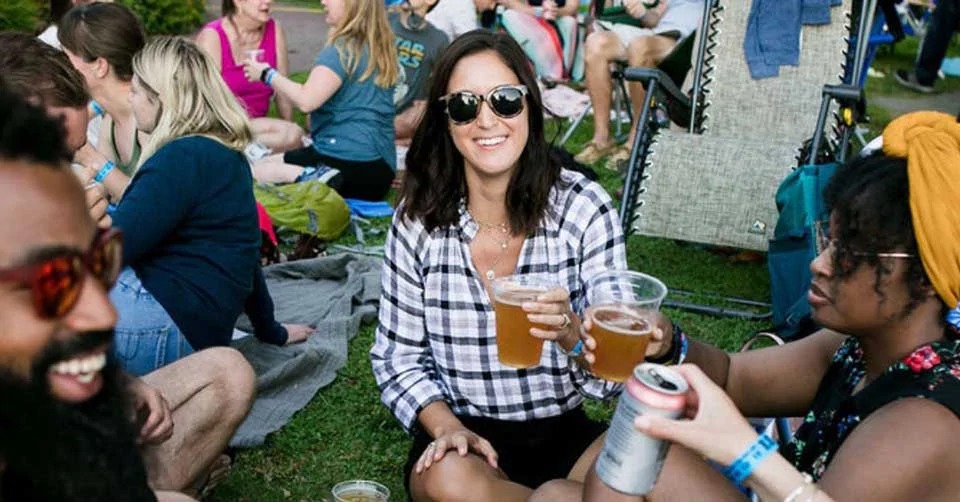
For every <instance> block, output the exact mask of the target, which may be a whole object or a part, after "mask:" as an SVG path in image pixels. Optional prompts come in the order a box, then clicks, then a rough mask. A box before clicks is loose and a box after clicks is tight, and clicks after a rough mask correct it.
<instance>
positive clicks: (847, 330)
mask: <svg viewBox="0 0 960 502" xmlns="http://www.w3.org/2000/svg"><path fill="white" fill-rule="evenodd" d="M824 201H825V202H826V206H827V207H828V208H829V210H830V221H829V222H828V224H826V223H827V222H824V223H825V225H823V227H824V228H827V229H828V230H829V231H828V232H826V233H825V235H824V236H823V241H822V249H823V251H822V252H821V253H820V255H819V256H818V257H817V258H816V259H815V260H814V261H813V262H812V263H811V265H810V270H811V272H812V275H813V280H812V283H811V286H810V293H809V295H808V300H809V301H810V305H811V309H812V312H813V319H814V320H815V321H816V322H817V324H818V325H820V326H822V327H823V329H822V330H820V331H818V332H816V333H814V334H812V335H810V336H809V337H807V338H805V339H803V340H800V341H796V342H792V343H789V344H786V345H784V346H781V347H772V348H768V349H763V350H757V351H752V352H749V353H744V354H730V355H727V354H725V353H724V352H722V351H720V350H719V349H716V348H713V347H710V346H708V345H706V344H703V343H700V342H697V341H695V340H693V339H691V338H688V337H687V336H686V335H685V334H684V333H683V331H682V330H680V329H679V328H676V327H675V329H674V336H673V337H670V336H667V337H664V339H663V340H662V341H661V340H657V339H656V337H655V339H654V340H652V341H651V342H650V347H649V348H648V355H651V356H653V357H654V358H657V359H658V360H672V361H673V362H678V360H679V359H684V356H685V362H687V363H693V364H684V365H682V366H680V367H679V371H680V372H681V373H682V374H683V376H684V377H686V379H687V381H688V383H689V385H690V387H691V389H692V390H693V392H694V393H695V396H696V397H695V398H693V399H692V400H688V404H690V403H693V404H694V407H695V408H696V409H695V410H689V411H688V412H687V416H686V417H685V418H689V419H690V420H669V419H666V418H659V417H654V416H643V417H641V418H640V419H638V420H637V422H636V424H635V426H636V428H637V429H638V430H639V431H640V432H643V433H645V434H648V435H651V436H654V437H657V438H662V439H665V440H668V441H672V442H674V443H679V444H680V445H682V446H685V447H686V448H687V449H684V448H676V447H674V448H672V449H671V451H670V454H669V455H668V456H667V459H666V462H665V464H664V465H665V467H664V470H663V472H662V473H661V475H660V478H659V480H658V481H657V484H656V485H655V486H654V487H653V490H652V492H650V493H649V494H647V495H646V496H645V499H644V500H652V501H656V500H660V499H661V497H662V496H663V495H664V494H669V496H671V497H673V498H675V499H677V500H711V501H713V500H743V495H742V493H741V492H739V491H737V489H736V488H735V483H731V482H730V480H735V481H737V482H743V483H745V484H746V485H747V486H749V487H750V488H751V489H753V490H754V491H756V492H757V493H758V494H759V495H760V497H761V499H762V500H790V501H799V500H803V501H818V502H823V501H829V500H834V499H835V500H870V501H902V500H942V501H948V500H949V501H954V500H958V499H960V476H957V475H956V472H955V471H956V466H957V465H960V420H958V419H957V418H958V417H960V336H958V335H960V330H958V329H957V326H958V325H960V310H958V309H957V308H956V307H957V304H958V300H960V124H957V122H956V120H955V119H954V117H951V116H949V115H944V114H939V113H933V112H921V113H915V114H909V115H905V116H903V117H900V118H898V119H897V120H895V121H893V123H891V124H890V126H889V127H888V128H887V130H886V131H885V132H884V148H883V151H882V152H875V153H874V154H872V155H867V156H865V157H857V158H855V159H853V160H852V161H850V162H849V163H848V164H846V165H844V166H841V167H840V168H838V169H837V172H836V174H835V175H834V178H833V179H832V180H831V182H830V185H829V186H828V187H827V189H826V190H825V193H824ZM945 319H946V321H947V322H946V324H945V322H944V320H945ZM948 328H949V329H948ZM585 343H586V345H587V347H589V348H590V349H591V350H592V348H593V347H595V344H596V341H595V340H593V339H588V340H586V341H585ZM591 355H592V354H591ZM691 397H692V396H691ZM744 416H804V422H803V425H802V426H800V428H799V429H798V430H797V431H796V434H795V437H794V439H793V441H792V442H790V443H789V444H788V445H786V446H784V447H783V448H782V450H781V451H780V452H779V453H778V452H777V451H776V450H777V446H776V445H777V443H776V442H774V441H770V440H765V439H763V436H758V434H757V433H756V432H755V431H754V430H753V428H752V427H751V426H750V425H749V424H748V423H747V421H746V420H745V419H744V418H743V417H744ZM598 447H599V445H596V446H595V449H594V450H588V454H586V455H596V452H597V450H599V448H598ZM688 449H689V450H694V453H696V454H691V453H690V451H689V450H688ZM703 457H706V458H708V459H710V460H712V461H714V462H715V463H717V464H720V465H721V466H724V467H725V468H724V469H722V474H725V475H727V477H728V478H730V480H728V479H724V476H722V475H721V472H718V471H717V470H716V469H712V468H710V467H708V466H707V465H706V464H705V463H704V461H703V459H702V458H703ZM589 460H591V459H589V458H586V459H581V463H583V464H588V462H587V461H589ZM634 461H637V462H639V461H641V459H634ZM586 478H587V479H586V485H585V487H580V485H578V484H577V483H573V482H571V481H566V480H565V481H563V482H557V483H551V484H548V485H545V486H544V487H543V488H542V489H541V490H538V492H537V493H535V494H534V496H533V498H532V499H531V500H535V501H537V500H558V499H561V498H562V497H571V498H574V499H576V496H578V494H579V493H580V491H581V490H582V493H583V494H584V498H585V500H587V501H591V502H592V501H614V500H616V501H621V500H640V498H638V497H633V498H631V497H625V496H624V495H622V494H619V493H616V492H614V491H613V490H612V489H610V488H609V487H607V486H606V485H605V484H604V483H603V482H602V481H601V480H600V478H598V477H597V475H596V473H595V472H590V473H588V475H587V476H586ZM563 500H567V498H563Z"/></svg>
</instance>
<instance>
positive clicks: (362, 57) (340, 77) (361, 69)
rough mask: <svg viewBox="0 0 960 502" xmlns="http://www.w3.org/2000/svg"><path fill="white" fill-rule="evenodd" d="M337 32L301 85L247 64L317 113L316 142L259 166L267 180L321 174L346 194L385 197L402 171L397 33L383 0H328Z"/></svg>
mask: <svg viewBox="0 0 960 502" xmlns="http://www.w3.org/2000/svg"><path fill="white" fill-rule="evenodd" d="M323 5H324V6H325V7H326V11H327V23H329V24H330V26H331V30H330V35H329V37H328V39H327V47H326V48H324V49H323V50H322V51H321V52H320V54H319V55H318V56H317V60H316V66H314V68H313V70H311V71H310V76H309V77H308V78H307V81H306V82H305V83H303V84H298V83H296V82H294V81H292V80H290V79H288V78H286V77H284V76H283V75H281V74H280V73H279V72H278V71H277V70H275V69H273V68H270V67H269V66H268V65H267V64H265V63H258V62H254V61H247V62H246V63H245V64H244V71H245V72H246V75H247V78H248V79H249V80H250V81H255V80H260V81H262V82H264V83H265V84H267V85H269V86H270V87H272V88H273V89H274V90H275V91H276V92H277V93H278V94H279V95H280V96H283V97H285V98H287V99H289V100H290V101H292V102H293V104H294V106H296V107H297V108H299V109H300V110H302V111H303V112H304V113H310V136H311V138H312V139H313V145H312V146H309V147H305V148H302V149H299V150H293V151H289V152H287V153H285V154H283V155H282V156H280V155H276V156H272V157H268V158H266V159H264V160H263V161H261V162H259V163H257V164H256V165H254V168H253V170H254V176H255V177H256V178H257V179H258V180H260V181H269V182H281V183H282V182H291V181H303V180H307V179H321V180H323V181H326V182H327V183H328V184H330V186H332V187H334V188H336V189H337V190H338V191H339V192H340V193H341V194H342V195H343V196H344V197H348V198H357V199H366V200H380V199H382V198H383V197H384V196H385V195H386V194H387V191H388V190H389V189H390V184H391V182H392V181H393V178H394V171H395V170H396V161H397V159H396V148H395V146H394V144H393V137H394V125H393V119H394V107H393V85H394V83H395V82H396V79H397V74H398V65H397V53H396V47H395V45H394V44H395V42H394V36H393V31H391V29H390V24H389V23H388V22H387V14H386V9H385V7H384V4H383V0H350V1H346V0H323Z"/></svg>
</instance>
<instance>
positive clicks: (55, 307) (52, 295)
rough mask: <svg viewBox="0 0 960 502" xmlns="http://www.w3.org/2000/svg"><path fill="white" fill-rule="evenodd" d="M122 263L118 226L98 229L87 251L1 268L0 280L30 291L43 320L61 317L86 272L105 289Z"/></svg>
mask: <svg viewBox="0 0 960 502" xmlns="http://www.w3.org/2000/svg"><path fill="white" fill-rule="evenodd" d="M122 264H123V238H122V236H121V233H120V231H119V230H117V229H109V230H98V231H97V235H96V237H94V240H93V246H91V248H90V250H89V251H87V252H86V253H83V252H80V251H67V252H64V253H63V254H59V255H56V256H52V257H50V258H46V259H43V260H42V261H39V262H36V263H30V264H27V265H21V266H18V267H12V268H8V269H3V270H0V281H8V282H18V283H20V284H22V285H24V286H29V287H30V288H31V289H32V290H33V306H34V308H35V309H36V311H37V315H38V316H40V317H42V318H45V319H57V318H60V317H63V316H64V315H66V314H67V313H68V312H70V310H71V309H73V307H74V306H76V304H77V300H78V299H79V298H80V291H82V290H83V280H84V279H85V278H86V277H87V272H88V271H89V272H90V273H91V274H93V276H94V277H95V278H96V279H97V280H98V281H100V284H102V285H103V287H104V289H106V290H107V291H109V290H110V288H112V287H113V284H114V283H115V282H116V281H117V276H118V275H119V274H120V268H121V266H122Z"/></svg>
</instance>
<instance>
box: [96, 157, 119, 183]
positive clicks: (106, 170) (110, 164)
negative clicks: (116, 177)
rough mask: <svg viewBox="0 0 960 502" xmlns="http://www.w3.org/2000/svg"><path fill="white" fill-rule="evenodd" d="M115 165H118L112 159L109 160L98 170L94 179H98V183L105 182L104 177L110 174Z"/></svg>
mask: <svg viewBox="0 0 960 502" xmlns="http://www.w3.org/2000/svg"><path fill="white" fill-rule="evenodd" d="M114 167H117V166H116V164H114V163H113V161H112V160H108V161H106V162H104V164H103V167H101V168H100V171H99V172H97V175H96V176H94V177H93V181H96V182H97V183H103V179H104V178H106V177H107V175H108V174H110V171H113V168H114Z"/></svg>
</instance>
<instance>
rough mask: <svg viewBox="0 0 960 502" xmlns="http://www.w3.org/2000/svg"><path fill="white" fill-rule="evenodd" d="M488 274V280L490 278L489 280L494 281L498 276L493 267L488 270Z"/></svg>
mask: <svg viewBox="0 0 960 502" xmlns="http://www.w3.org/2000/svg"><path fill="white" fill-rule="evenodd" d="M486 275H487V280H488V281H492V280H493V278H494V277H496V274H495V273H494V272H493V269H492V268H491V269H490V270H487V274H486Z"/></svg>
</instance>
